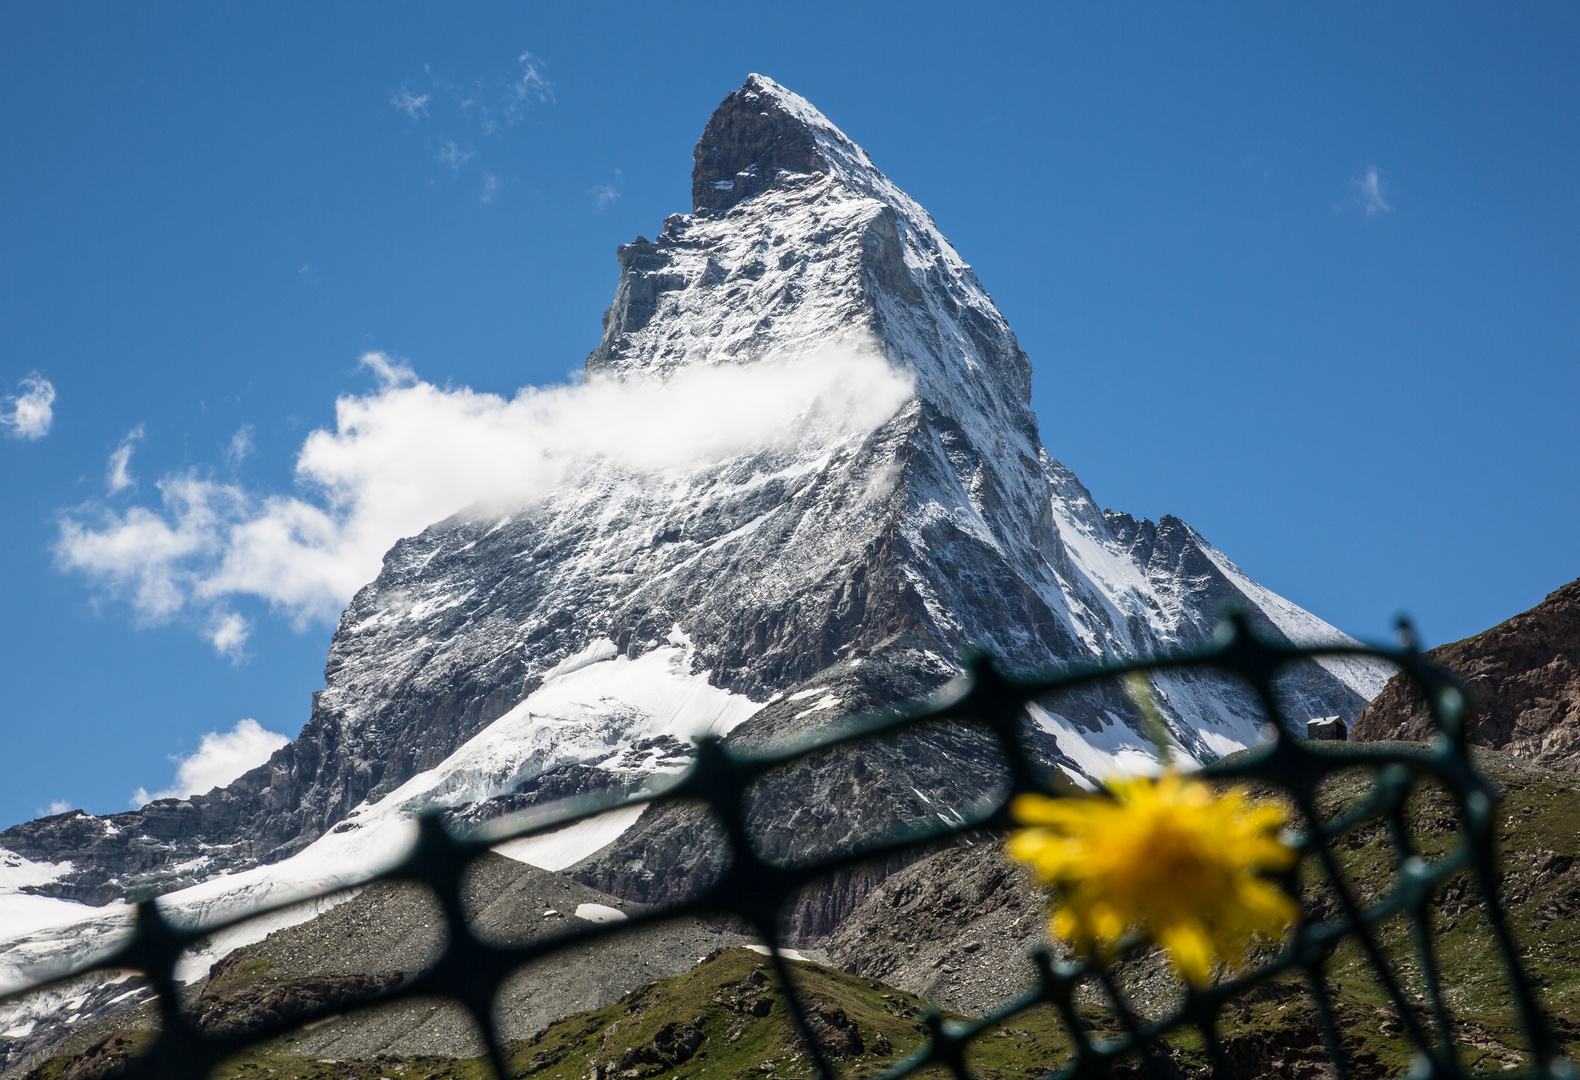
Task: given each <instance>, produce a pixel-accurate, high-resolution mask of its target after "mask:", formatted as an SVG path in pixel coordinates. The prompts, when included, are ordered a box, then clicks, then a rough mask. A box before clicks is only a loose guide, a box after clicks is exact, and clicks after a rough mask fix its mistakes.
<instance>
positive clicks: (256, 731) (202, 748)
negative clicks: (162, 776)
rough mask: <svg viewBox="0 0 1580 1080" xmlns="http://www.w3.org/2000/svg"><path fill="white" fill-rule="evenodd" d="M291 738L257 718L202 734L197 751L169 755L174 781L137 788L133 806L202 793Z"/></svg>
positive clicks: (253, 765) (264, 758)
mask: <svg viewBox="0 0 1580 1080" xmlns="http://www.w3.org/2000/svg"><path fill="white" fill-rule="evenodd" d="M290 741H291V740H290V739H287V738H286V737H285V736H284V735H280V734H278V733H276V732H273V731H265V730H264V728H263V725H261V724H259V723H258V721H256V720H238V721H237V722H236V726H235V727H234V728H232V729H231V730H229V731H227V732H225V733H223V734H221V733H220V732H218V731H211V732H209V733H208V734H207V735H205V736H203V742H202V743H201V744H200V745H199V746H198V748H197V752H196V753H193V754H190V755H188V756H187V757H179V756H176V755H172V756H171V758H170V760H171V761H174V762H176V779H175V783H173V784H171V785H170V786H169V787H167V788H165V789H164V790H163V791H156V792H154V793H153V794H149V792H148V790H147V789H146V788H138V789H137V791H136V792H134V793H133V794H132V799H131V802H132V806H133V808H140V807H143V806H147V805H148V804H149V803H151V802H153V801H154V800H155V799H184V798H186V797H187V796H189V795H202V794H204V793H205V792H208V791H211V790H213V789H214V788H217V787H220V786H221V785H224V784H228V783H230V782H231V781H232V780H234V779H236V778H237V777H238V776H241V775H242V774H243V773H245V772H247V771H249V770H251V769H256V768H257V767H258V766H259V765H262V764H263V763H264V762H266V761H268V760H269V755H270V754H272V753H274V752H275V751H276V750H278V749H279V748H280V747H282V746H284V745H285V744H286V743H288V742H290Z"/></svg>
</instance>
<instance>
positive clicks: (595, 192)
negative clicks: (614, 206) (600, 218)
mask: <svg viewBox="0 0 1580 1080" xmlns="http://www.w3.org/2000/svg"><path fill="white" fill-rule="evenodd" d="M588 194H590V195H591V196H592V197H593V202H594V204H596V205H597V207H598V209H600V210H602V209H603V208H604V207H606V206H608V205H609V204H610V203H612V202H614V201H615V200H616V199H618V198H619V197H620V192H619V190H618V189H617V188H616V187H615V186H614V185H613V184H599V185H598V186H597V187H595V188H590V189H589V190H588Z"/></svg>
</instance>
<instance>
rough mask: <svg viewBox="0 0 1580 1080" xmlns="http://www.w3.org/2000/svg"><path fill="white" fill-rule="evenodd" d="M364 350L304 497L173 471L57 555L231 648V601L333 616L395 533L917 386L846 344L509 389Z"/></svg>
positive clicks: (297, 614) (805, 438) (655, 473)
mask: <svg viewBox="0 0 1580 1080" xmlns="http://www.w3.org/2000/svg"><path fill="white" fill-rule="evenodd" d="M362 362H363V364H364V366H365V367H367V368H368V369H369V370H370V371H371V372H372V373H373V375H374V377H375V378H376V380H377V382H378V386H377V388H376V389H374V390H373V391H371V392H369V393H366V394H362V395H357V396H347V397H342V398H341V399H340V400H339V401H337V402H336V405H335V417H336V422H335V428H334V429H333V430H328V429H323V430H318V431H315V432H313V433H312V434H311V435H309V436H308V437H307V440H306V442H305V443H304V444H303V446H302V449H301V451H300V453H299V454H298V456H297V465H296V472H297V480H298V482H299V485H300V487H301V489H302V492H303V493H302V494H299V495H280V494H260V493H257V492H253V491H250V490H248V489H246V488H244V487H242V486H241V485H239V484H237V483H234V482H222V481H219V480H216V479H214V478H213V477H212V476H209V475H205V474H204V473H202V472H200V471H198V470H188V471H186V472H181V473H174V474H170V475H166V476H164V477H162V478H160V480H159V482H158V492H159V501H158V503H157V504H154V505H134V506H131V507H129V508H126V509H124V510H118V509H114V508H110V507H107V506H104V505H99V504H90V505H88V506H84V507H79V508H78V509H76V510H74V511H71V512H69V513H67V514H66V515H65V516H64V517H63V520H62V522H61V527H60V537H59V540H58V542H57V543H56V546H55V554H56V559H57V563H58V565H59V566H60V567H61V568H62V569H66V570H71V571H78V572H81V573H83V574H85V575H86V576H87V577H88V578H89V579H90V580H91V581H92V582H93V583H94V584H95V585H97V586H98V587H100V588H101V589H103V590H104V591H105V592H106V593H108V594H109V595H112V596H118V597H123V598H124V599H126V600H127V601H128V602H129V603H130V604H131V605H132V608H133V610H134V612H135V613H136V615H137V616H138V618H139V619H141V620H143V621H146V622H161V621H167V620H170V619H172V618H178V617H179V618H183V619H187V620H190V621H191V622H192V623H193V625H194V626H195V628H198V629H200V630H201V631H202V632H203V633H204V635H205V636H206V637H207V638H208V639H209V641H210V643H211V644H212V645H213V646H214V648H215V649H216V650H217V651H218V652H220V653H221V654H222V655H225V656H229V657H231V658H233V659H234V658H236V657H237V656H239V655H240V651H241V649H242V647H243V645H244V644H245V642H246V640H247V631H248V629H249V628H248V626H247V624H246V622H245V620H243V619H241V618H240V616H237V615H235V614H233V610H234V609H233V603H234V601H235V600H236V599H238V598H243V597H251V598H256V599H260V600H262V601H264V602H266V603H268V604H269V605H271V606H272V607H273V608H274V609H275V610H277V611H280V612H281V613H283V614H286V615H288V616H290V617H291V618H292V619H293V620H294V621H295V622H296V624H297V625H298V626H303V627H305V626H306V625H308V624H309V623H311V622H313V621H316V620H324V621H331V620H333V619H335V618H336V617H337V616H338V615H339V613H340V611H341V609H342V608H343V607H344V606H345V604H346V602H347V600H349V599H350V597H351V595H352V594H353V593H354V592H355V591H356V590H357V589H358V588H360V587H361V586H362V585H364V584H365V583H367V582H368V581H370V580H372V579H373V577H374V576H375V575H376V574H377V573H378V569H379V566H380V562H381V560H382V558H383V555H384V553H385V552H386V551H387V550H388V549H389V547H390V545H391V544H393V543H394V542H395V541H396V540H398V539H399V538H400V537H403V536H410V535H412V534H414V533H417V532H420V531H421V530H422V529H424V528H426V527H427V526H428V525H431V524H433V523H434V522H436V521H441V520H443V519H444V518H446V517H449V516H450V515H452V514H455V513H458V512H463V511H466V512H475V513H479V514H492V513H496V512H504V511H506V510H508V509H509V508H511V507H516V506H521V505H526V504H530V503H532V502H534V501H537V500H539V499H541V498H543V497H545V496H547V495H549V494H551V493H552V492H554V491H555V490H557V489H559V488H560V487H561V486H562V485H569V484H575V483H578V482H580V481H583V480H585V479H586V478H587V477H588V476H589V475H590V474H591V473H593V472H597V471H607V470H613V471H614V472H616V473H617V474H620V475H625V476H630V477H632V478H634V479H636V480H638V481H640V482H644V483H645V482H653V483H663V482H666V481H664V480H663V479H662V478H663V477H664V476H665V475H667V470H672V469H684V468H691V467H700V466H703V465H707V464H711V463H717V462H721V461H725V460H729V459H731V458H733V457H736V456H738V455H742V454H746V453H751V452H755V451H757V450H760V449H763V448H766V447H771V446H780V445H789V444H792V443H795V444H800V443H802V442H814V443H819V444H823V443H826V444H830V445H832V444H833V443H834V442H836V441H839V440H843V439H845V438H848V437H853V436H858V435H861V434H865V433H866V432H868V431H870V430H872V429H873V428H875V427H876V426H877V425H878V424H880V423H882V422H883V421H884V420H885V419H887V418H888V417H889V416H890V415H892V414H893V413H894V411H895V410H896V409H897V408H899V406H900V404H901V403H902V402H903V401H904V400H905V398H906V397H907V396H908V395H909V393H910V392H911V383H910V379H909V377H908V376H906V375H904V374H902V373H899V372H897V371H895V370H894V369H893V368H891V367H890V366H889V364H888V362H887V361H886V360H884V359H883V358H882V357H881V356H879V355H876V354H875V353H874V352H873V351H871V350H863V349H852V348H847V349H831V350H825V351H820V352H817V353H814V354H810V355H801V356H785V357H775V358H769V359H766V360H762V361H758V362H756V363H752V364H744V365H734V364H727V365H719V366H717V367H706V368H684V369H682V370H680V371H678V372H676V373H675V374H674V375H672V376H670V377H668V378H659V377H651V378H645V379H643V378H632V379H627V380H624V381H621V380H616V379H605V378H590V379H587V380H586V381H584V382H581V383H577V384H573V385H567V386H552V387H547V388H533V387H528V388H526V389H523V390H521V391H519V392H518V393H517V394H516V395H515V397H513V398H510V399H506V398H503V397H499V396H497V395H495V394H487V393H478V392H476V391H473V390H471V389H469V388H466V387H461V388H459V389H454V388H441V387H437V386H434V385H433V384H431V383H427V382H424V381H422V380H420V379H418V378H417V376H416V375H415V374H414V373H413V372H412V370H411V368H410V367H409V366H407V365H406V364H404V363H402V362H401V361H399V360H396V359H394V358H392V357H389V356H387V355H385V354H383V353H368V354H367V355H366V356H364V357H363V361H362Z"/></svg>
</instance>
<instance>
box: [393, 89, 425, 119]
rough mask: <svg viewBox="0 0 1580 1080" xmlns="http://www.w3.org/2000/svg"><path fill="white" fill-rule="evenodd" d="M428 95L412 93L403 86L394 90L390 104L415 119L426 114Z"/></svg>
mask: <svg viewBox="0 0 1580 1080" xmlns="http://www.w3.org/2000/svg"><path fill="white" fill-rule="evenodd" d="M428 97H429V95H427V94H414V93H412V92H411V91H410V90H408V89H406V88H405V87H404V86H403V87H401V88H400V89H399V90H397V91H395V95H394V96H393V97H391V98H390V104H391V105H393V106H395V107H396V108H397V109H399V110H400V111H401V112H403V113H405V114H406V115H407V116H409V117H411V118H412V119H413V120H415V119H417V118H418V117H419V116H427V115H428Z"/></svg>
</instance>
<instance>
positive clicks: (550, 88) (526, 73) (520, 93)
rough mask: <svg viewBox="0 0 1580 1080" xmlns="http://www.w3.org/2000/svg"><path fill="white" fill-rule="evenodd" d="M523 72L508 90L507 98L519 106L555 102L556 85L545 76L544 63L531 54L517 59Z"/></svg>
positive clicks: (525, 54) (526, 53)
mask: <svg viewBox="0 0 1580 1080" xmlns="http://www.w3.org/2000/svg"><path fill="white" fill-rule="evenodd" d="M516 63H518V64H520V65H521V71H520V73H519V74H518V75H517V76H516V78H515V81H513V82H512V83H511V84H510V85H509V87H508V88H507V90H506V98H507V101H509V102H510V103H512V104H514V105H517V106H526V105H529V104H533V103H537V104H540V105H541V104H544V103H546V102H550V101H553V100H554V84H553V83H551V82H549V80H548V78H547V77H546V76H545V75H544V74H543V62H542V61H541V60H539V59H538V58H537V57H535V56H533V55H532V54H531V53H529V52H524V53H522V54H521V55H520V56H518V57H517V58H516Z"/></svg>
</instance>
